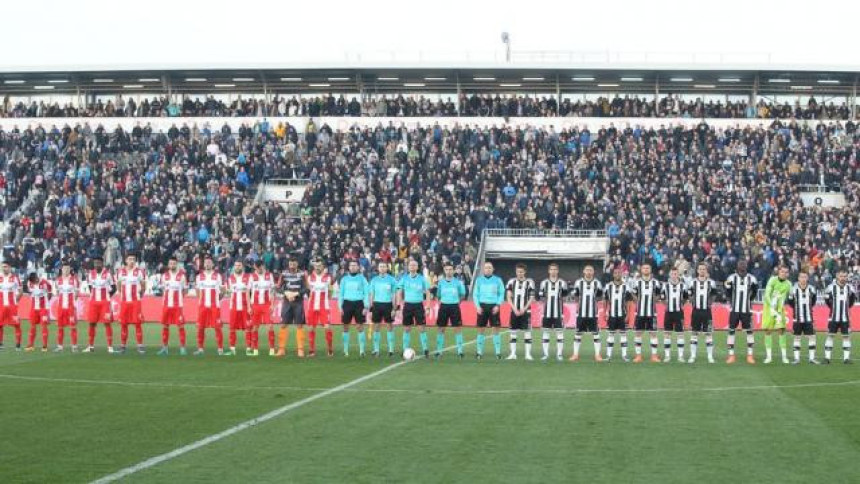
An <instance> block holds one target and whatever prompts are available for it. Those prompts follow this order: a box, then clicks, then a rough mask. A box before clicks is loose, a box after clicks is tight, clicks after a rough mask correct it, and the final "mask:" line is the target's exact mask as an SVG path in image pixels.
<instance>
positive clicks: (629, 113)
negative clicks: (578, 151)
mask: <svg viewBox="0 0 860 484" xmlns="http://www.w3.org/2000/svg"><path fill="white" fill-rule="evenodd" d="M455 97H456V96H455ZM458 115H462V116H496V117H544V116H576V117H659V118H671V117H682V118H759V119H777V118H779V119H787V118H796V119H833V120H836V119H839V120H848V119H851V107H850V106H849V105H848V104H847V103H845V102H841V103H838V104H835V103H833V102H832V101H831V102H829V103H826V102H819V101H817V100H816V98H815V97H814V96H812V97H810V98H809V99H808V100H806V102H805V103H801V102H800V101H796V102H795V103H794V104H788V103H783V104H778V103H772V102H767V101H765V100H763V99H762V100H760V101H759V102H758V103H756V104H755V105H749V104H748V103H747V102H745V101H726V102H722V101H713V100H709V101H707V102H706V101H705V100H704V99H703V98H695V99H693V100H686V99H684V98H682V97H681V96H678V95H675V96H671V95H669V96H663V97H661V98H660V99H659V101H657V100H655V99H654V97H653V96H649V97H647V98H646V97H645V96H641V97H640V96H636V95H625V96H614V97H611V98H610V97H599V98H597V99H594V100H584V99H571V98H569V97H566V98H564V99H563V100H562V101H561V102H560V103H559V102H558V101H557V100H556V98H554V97H552V96H525V95H506V94H498V93H496V94H487V93H482V94H478V93H471V94H466V93H463V94H461V95H460V97H459V101H458V102H457V103H455V102H454V99H452V98H450V97H445V96H437V97H434V98H431V97H429V96H427V97H425V96H423V95H418V96H413V95H406V96H404V95H402V94H401V95H385V94H382V95H365V96H364V97H363V98H362V99H359V98H357V97H355V96H350V97H348V96H346V95H344V94H338V95H334V94H328V95H323V96H304V97H297V96H290V97H287V96H278V95H275V96H274V97H273V98H272V99H271V100H269V101H267V100H266V99H265V98H255V97H247V98H241V97H240V98H237V99H235V100H232V101H229V102H225V101H224V100H223V99H220V98H216V97H215V96H212V95H209V96H204V97H202V98H201V97H199V96H185V97H184V98H183V99H182V101H181V103H178V104H174V103H171V102H170V101H168V99H167V98H166V97H163V96H160V97H158V96H156V97H152V98H151V99H150V98H146V97H144V98H143V99H142V100H140V101H135V99H134V98H132V97H129V98H123V97H122V95H118V96H116V97H115V98H114V99H112V100H107V101H103V100H99V101H96V102H94V103H91V104H87V105H85V106H78V105H75V104H73V103H66V104H63V105H60V104H59V103H57V102H54V103H50V102H45V101H39V102H37V101H35V100H34V101H31V102H29V103H25V102H23V101H17V102H15V101H13V100H12V99H11V98H10V97H9V96H6V97H5V99H4V102H3V105H2V106H0V117H8V118H23V117H27V118H37V117H43V118H45V117H160V116H224V117H234V116H386V117H415V116H458Z"/></svg>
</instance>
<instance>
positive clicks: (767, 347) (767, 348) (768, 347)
mask: <svg viewBox="0 0 860 484" xmlns="http://www.w3.org/2000/svg"><path fill="white" fill-rule="evenodd" d="M764 352H765V354H766V355H767V357H768V358H770V357H771V356H772V353H773V335H772V334H766V335H764Z"/></svg>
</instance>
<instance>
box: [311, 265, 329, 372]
mask: <svg viewBox="0 0 860 484" xmlns="http://www.w3.org/2000/svg"><path fill="white" fill-rule="evenodd" d="M331 285H332V279H331V276H330V275H329V274H328V273H326V271H325V263H324V262H323V261H322V259H316V260H315V261H314V270H313V272H311V273H310V274H309V275H308V277H307V288H308V310H307V325H308V346H309V347H310V352H311V355H313V354H314V353H316V347H317V345H316V339H317V334H316V329H317V324H322V325H323V328H325V345H326V348H327V350H328V355H329V356H332V355H333V354H334V347H333V338H334V336H333V334H332V330H331V327H330V326H329V314H330V313H329V311H331V302H330V297H329V296H330V295H331Z"/></svg>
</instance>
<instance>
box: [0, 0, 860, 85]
mask: <svg viewBox="0 0 860 484" xmlns="http://www.w3.org/2000/svg"><path fill="white" fill-rule="evenodd" d="M221 4H223V6H221ZM811 5H812V4H810V3H809V2H803V3H801V2H796V1H793V0H783V1H771V0H767V1H753V0H719V1H714V2H700V1H679V0H643V1H615V2H594V1H588V2H579V1H561V2H547V1H521V0H520V1H508V0H498V1H494V2H469V1H465V0H433V1H431V2H409V1H405V0H399V1H389V0H385V1H368V2H355V1H349V2H347V1H341V0H329V1H327V2H292V1H284V0H278V1H268V0H257V1H251V2H236V1H231V2H218V1H177V0H148V1H146V2H125V1H117V0H110V1H107V0H89V1H81V2H69V1H67V0H63V1H59V0H42V1H39V2H9V3H8V4H5V5H4V14H5V15H4V22H3V26H2V28H0V41H2V45H3V56H2V57H0V68H3V69H6V70H8V69H9V68H10V67H11V66H17V67H24V68H26V67H35V66H41V67H43V68H44V67H46V66H52V67H53V66H56V67H58V68H64V67H65V68H71V67H74V66H93V65H105V66H112V65H126V66H133V65H156V64H166V65H172V66H176V65H180V64H185V63H193V64H195V65H205V64H225V63H226V64H231V63H283V64H289V63H303V64H304V63H312V62H319V63H325V64H337V63H343V62H345V61H347V60H348V59H349V60H353V61H354V60H356V59H358V56H359V55H360V56H361V61H363V62H365V63H373V62H376V63H384V62H392V61H393V62H400V61H403V62H405V61H411V62H417V61H419V60H423V61H428V60H431V61H445V60H452V61H460V62H459V64H463V63H464V61H465V59H466V58H467V52H468V53H469V54H468V58H469V59H471V60H483V61H493V60H494V59H501V58H502V55H503V54H502V52H503V51H502V44H501V41H500V38H499V37H500V33H501V32H502V31H503V30H508V31H510V32H511V35H512V38H513V48H514V51H515V52H522V51H590V52H596V53H595V54H593V55H595V56H598V57H599V56H604V57H605V55H606V54H605V53H606V52H607V51H610V52H612V53H613V54H612V55H613V56H616V57H617V58H618V59H619V60H626V61H633V62H639V61H644V60H645V59H644V56H643V55H642V54H641V53H642V52H646V51H648V52H652V54H651V55H649V57H648V60H647V61H646V62H652V63H653V62H682V61H684V60H686V59H687V58H688V56H689V54H690V53H693V52H698V53H699V61H700V62H701V59H703V58H704V59H713V60H714V61H716V60H719V57H718V56H716V55H708V54H707V53H725V54H727V55H726V56H724V57H723V60H724V61H725V62H755V63H766V62H767V61H768V60H770V62H773V63H780V64H783V63H791V64H793V63H816V64H843V65H844V64H848V65H857V64H860V54H858V53H857V45H858V42H857V37H856V35H854V34H855V32H856V24H857V20H858V18H860V15H858V14H860V2H857V1H835V2H834V1H831V2H827V7H826V8H815V7H813V6H811ZM419 52H420V53H421V55H420V57H419ZM654 53H658V54H654ZM681 53H685V54H684V55H681ZM702 53H705V54H702Z"/></svg>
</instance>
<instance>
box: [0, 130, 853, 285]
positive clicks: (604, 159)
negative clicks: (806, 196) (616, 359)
mask: <svg viewBox="0 0 860 484" xmlns="http://www.w3.org/2000/svg"><path fill="white" fill-rule="evenodd" d="M0 170H2V173H3V180H4V185H3V192H4V194H5V196H6V198H7V202H8V203H9V204H10V205H15V206H20V205H21V204H22V202H23V200H24V198H26V197H33V196H36V197H38V203H34V204H31V207H32V208H31V209H30V210H29V211H24V213H21V214H20V215H19V216H18V217H15V218H13V219H10V220H8V223H9V224H10V231H9V236H8V240H7V241H6V242H7V245H6V247H5V248H4V251H3V255H4V257H5V259H6V260H10V261H12V262H13V264H14V265H15V266H16V267H18V268H20V269H21V270H33V269H38V268H42V267H44V268H46V269H47V270H49V271H53V270H56V268H57V265H58V263H59V260H60V259H61V258H68V259H70V260H72V261H74V263H75V264H76V265H77V266H80V265H82V264H86V261H88V260H89V259H91V258H92V257H93V256H95V255H96V254H103V255H104V256H105V259H106V262H107V264H108V265H109V266H114V265H116V264H118V263H119V262H120V261H121V259H122V255H123V254H127V253H137V254H139V255H140V257H141V259H142V260H143V262H144V263H145V264H146V266H147V267H149V268H150V269H154V270H158V269H159V268H160V267H161V266H162V265H163V264H164V263H165V262H166V258H167V257H168V256H170V255H175V256H177V257H178V258H179V260H180V262H181V263H182V264H184V265H185V266H186V268H187V269H188V270H189V272H191V273H192V275H193V274H194V273H195V272H196V270H197V269H198V268H199V267H200V261H201V257H202V254H204V253H209V254H212V255H213V256H214V257H215V259H216V261H217V263H218V266H219V267H220V268H221V269H222V270H223V269H226V268H227V267H229V265H230V264H231V263H232V262H233V261H234V260H243V261H245V262H248V263H250V262H253V261H254V260H257V259H262V260H264V261H265V263H266V265H267V266H268V267H269V268H270V269H272V270H280V269H282V268H283V267H284V265H285V263H286V259H287V258H288V257H289V256H291V255H292V256H296V257H298V258H299V259H300V261H301V263H302V264H307V261H308V260H309V259H310V258H311V257H313V256H321V257H323V258H324V259H325V260H327V261H329V262H330V263H331V270H332V271H334V272H337V271H339V270H341V269H342V268H343V263H344V262H345V261H347V260H351V259H354V260H357V261H358V262H359V263H360V265H361V266H362V268H363V269H364V270H365V271H371V270H372V263H373V262H374V261H376V260H386V261H391V262H392V263H394V264H395V268H396V270H397V269H399V268H400V267H402V264H403V262H404V261H405V260H406V259H407V258H409V257H414V258H416V259H418V260H419V261H420V262H421V263H422V266H423V267H425V268H426V270H428V271H433V272H436V273H438V270H439V267H440V265H441V263H442V262H443V261H452V262H453V263H454V264H455V266H456V267H457V271H458V273H462V274H463V275H464V277H465V278H468V277H470V272H471V270H472V266H473V263H474V260H475V257H476V255H477V247H478V243H479V240H480V234H481V232H482V230H483V229H485V228H536V229H543V230H554V229H562V228H571V229H577V228H581V229H605V230H607V232H608V234H609V236H610V238H611V239H610V240H611V244H610V245H611V247H610V262H609V265H610V267H607V268H606V269H609V268H611V267H612V266H616V265H618V266H620V267H622V268H623V269H624V270H625V271H628V272H632V271H635V267H636V264H638V263H639V262H642V261H644V260H649V261H652V262H653V263H654V264H655V266H656V268H657V274H658V276H659V277H665V275H666V273H667V272H668V269H669V268H670V267H679V268H680V269H681V270H682V273H685V274H691V273H692V271H693V270H694V268H695V264H696V263H697V262H698V261H707V262H708V263H709V264H710V265H711V267H712V276H713V277H714V278H715V279H717V280H722V279H723V278H724V277H725V276H726V275H727V274H728V273H730V272H731V271H732V270H733V267H734V265H735V263H736V261H737V260H738V259H741V258H743V259H748V260H749V261H751V271H752V272H753V274H754V275H756V276H759V277H762V278H764V276H765V275H767V274H769V273H770V271H771V270H772V268H773V267H774V266H775V265H776V264H778V263H785V264H787V265H788V266H789V267H790V268H791V269H792V271H793V272H797V271H798V270H800V269H806V270H809V271H811V272H812V274H813V281H815V282H818V283H820V284H824V283H826V282H828V281H829V280H830V279H831V278H832V276H833V274H834V271H835V269H836V268H837V267H846V268H849V269H850V270H851V272H852V273H853V274H854V275H855V277H856V275H857V274H860V224H858V222H860V131H858V126H857V125H856V124H854V123H853V122H851V121H849V122H846V123H840V122H829V123H824V122H812V123H799V122H796V121H790V122H781V121H774V122H772V123H771V124H770V125H769V126H767V127H761V128H725V129H717V128H715V127H712V126H708V125H707V124H705V123H704V122H702V123H700V124H699V125H698V126H696V127H694V128H688V129H687V128H682V127H674V128H669V127H661V128H659V129H650V128H649V129H644V128H640V127H637V126H615V125H614V124H612V123H607V125H606V127H605V128H602V129H600V130H598V131H589V130H588V129H587V128H572V129H569V130H561V131H556V130H554V129H552V128H548V129H542V128H533V127H530V128H515V127H503V126H496V127H478V126H474V125H473V126H458V127H454V128H442V127H440V126H438V125H435V126H434V125H429V126H423V127H420V128H417V129H407V128H406V127H403V126H400V127H398V126H396V125H395V124H393V123H391V124H387V125H381V124H380V125H377V126H376V127H372V128H371V127H368V128H364V127H359V126H354V127H352V128H350V129H347V130H343V131H335V130H333V129H332V128H331V127H329V126H326V125H322V126H317V125H316V124H315V123H314V122H313V121H312V122H311V123H309V125H308V126H305V127H302V128H301V129H297V128H296V127H294V126H290V125H286V124H283V123H278V124H269V123H268V122H259V123H256V124H254V125H243V126H242V127H241V128H240V129H238V130H236V131H235V132H233V130H231V129H230V127H229V126H227V125H224V126H223V127H222V128H221V129H211V128H210V127H208V126H205V127H203V128H198V127H196V126H192V127H188V126H187V125H182V126H180V127H173V128H171V129H170V130H169V131H168V132H166V133H153V132H151V130H149V129H146V128H145V127H139V126H138V127H135V128H134V129H133V130H132V131H131V132H126V131H123V130H122V129H119V128H117V129H115V130H114V131H109V130H107V129H105V128H104V127H102V126H100V125H95V128H93V127H92V126H90V125H89V124H85V125H79V126H71V127H70V126H64V127H55V126H47V127H44V128H43V127H38V128H36V129H30V128H27V129H24V130H18V129H14V130H9V131H2V130H0ZM273 177H281V178H304V179H309V180H310V182H309V183H310V184H309V186H308V189H307V190H306V194H305V198H304V200H303V202H302V204H301V211H300V214H299V216H298V217H293V216H290V215H288V214H287V212H286V211H285V210H284V209H283V208H282V207H280V206H278V205H276V204H272V203H257V202H256V201H255V198H254V195H255V190H254V187H255V186H256V185H257V184H258V183H260V182H261V181H262V180H265V179H267V178H273ZM822 180H823V181H824V182H825V183H826V184H831V185H840V186H841V189H842V191H843V193H844V194H845V196H846V198H847V206H846V207H845V209H842V210H836V209H820V208H805V207H804V206H803V204H802V202H801V201H800V198H799V190H798V187H799V186H800V185H801V184H806V183H813V184H816V183H820V182H821V181H822ZM34 194H35V195H34Z"/></svg>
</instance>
